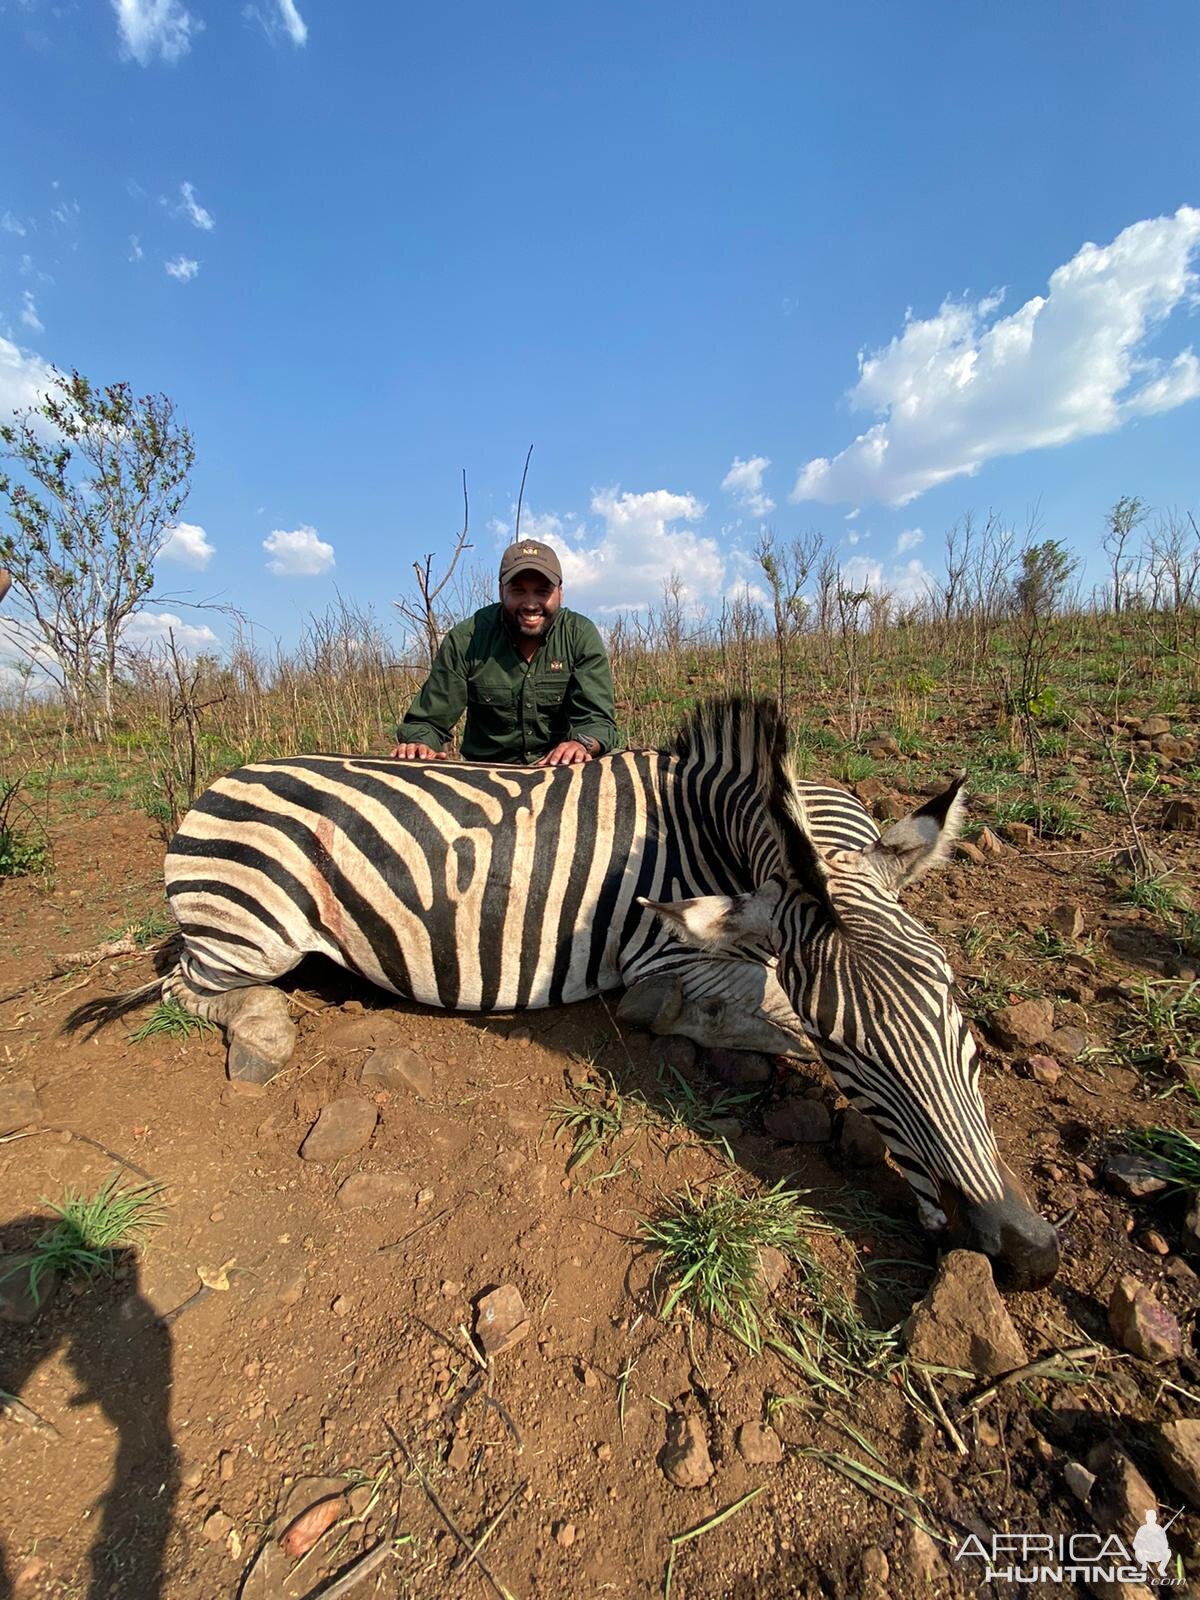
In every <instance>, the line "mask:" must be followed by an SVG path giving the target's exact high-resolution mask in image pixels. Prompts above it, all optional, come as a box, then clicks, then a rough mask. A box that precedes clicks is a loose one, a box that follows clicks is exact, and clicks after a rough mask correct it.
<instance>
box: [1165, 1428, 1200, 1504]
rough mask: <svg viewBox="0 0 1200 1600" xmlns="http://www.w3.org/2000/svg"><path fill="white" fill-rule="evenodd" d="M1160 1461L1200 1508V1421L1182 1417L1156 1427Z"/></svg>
mask: <svg viewBox="0 0 1200 1600" xmlns="http://www.w3.org/2000/svg"><path fill="white" fill-rule="evenodd" d="M1154 1448H1155V1450H1156V1451H1157V1452H1158V1459H1159V1463H1160V1464H1161V1466H1162V1469H1163V1471H1164V1472H1165V1473H1166V1475H1167V1477H1168V1478H1170V1480H1171V1482H1172V1483H1173V1484H1174V1485H1175V1487H1176V1488H1177V1489H1178V1490H1179V1492H1180V1494H1181V1495H1183V1497H1184V1499H1185V1500H1186V1501H1187V1502H1188V1504H1189V1505H1190V1506H1194V1507H1195V1508H1196V1509H1197V1510H1200V1420H1197V1419H1196V1418H1195V1417H1180V1418H1179V1419H1178V1421H1175V1422H1160V1423H1159V1425H1158V1426H1157V1427H1156V1428H1155V1429H1154Z"/></svg>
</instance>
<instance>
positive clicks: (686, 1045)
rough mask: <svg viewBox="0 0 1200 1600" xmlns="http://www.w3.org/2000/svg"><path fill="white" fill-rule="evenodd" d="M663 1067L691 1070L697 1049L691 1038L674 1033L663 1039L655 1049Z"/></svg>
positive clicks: (694, 1063)
mask: <svg viewBox="0 0 1200 1600" xmlns="http://www.w3.org/2000/svg"><path fill="white" fill-rule="evenodd" d="M656 1053H657V1055H658V1059H659V1060H660V1061H661V1062H662V1064H663V1066H664V1067H674V1069H675V1071H676V1072H691V1071H692V1070H693V1068H694V1067H695V1065H696V1056H697V1054H698V1051H697V1049H696V1044H695V1041H694V1040H693V1039H689V1038H687V1036H686V1035H685V1034H682V1033H676V1034H673V1035H672V1036H671V1037H670V1038H667V1039H663V1040H662V1041H661V1042H660V1043H659V1044H658V1047H657V1051H656Z"/></svg>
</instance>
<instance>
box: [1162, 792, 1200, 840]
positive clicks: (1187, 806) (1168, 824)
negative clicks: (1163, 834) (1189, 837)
mask: <svg viewBox="0 0 1200 1600" xmlns="http://www.w3.org/2000/svg"><path fill="white" fill-rule="evenodd" d="M1162 825H1163V827H1164V828H1173V829H1174V830H1175V831H1176V833H1200V801H1196V800H1184V799H1180V798H1176V799H1174V800H1168V801H1167V803H1166V805H1165V806H1164V807H1163V812H1162Z"/></svg>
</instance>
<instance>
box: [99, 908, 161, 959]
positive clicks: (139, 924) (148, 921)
mask: <svg viewBox="0 0 1200 1600" xmlns="http://www.w3.org/2000/svg"><path fill="white" fill-rule="evenodd" d="M177 927H178V923H177V922H176V921H175V918H174V917H173V916H172V915H171V913H170V912H169V911H149V912H147V914H146V915H145V916H144V917H140V918H139V919H138V920H137V921H136V922H122V923H121V925H120V926H119V927H117V928H113V929H112V931H111V932H110V933H107V934H106V935H105V937H104V940H102V941H101V943H104V942H107V941H115V940H117V939H125V938H131V939H132V940H133V942H134V944H136V945H137V947H138V949H139V950H144V949H145V948H146V946H147V945H149V944H154V943H155V942H156V941H157V940H159V939H165V938H167V936H168V935H169V934H172V933H174V932H175V931H176V929H177Z"/></svg>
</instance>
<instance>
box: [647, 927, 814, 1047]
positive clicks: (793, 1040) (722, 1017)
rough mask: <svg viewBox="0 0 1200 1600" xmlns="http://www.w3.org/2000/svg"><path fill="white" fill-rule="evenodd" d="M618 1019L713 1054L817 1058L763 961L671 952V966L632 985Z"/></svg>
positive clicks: (772, 974) (649, 973)
mask: <svg viewBox="0 0 1200 1600" xmlns="http://www.w3.org/2000/svg"><path fill="white" fill-rule="evenodd" d="M617 1015H618V1016H619V1017H620V1018H622V1020H623V1021H626V1022H631V1023H633V1024H634V1025H635V1026H637V1027H642V1028H648V1029H649V1030H650V1032H651V1033H681V1034H683V1035H685V1037H687V1038H689V1039H694V1040H695V1041H696V1043H697V1044H703V1045H707V1046H708V1047H709V1048H710V1049H722V1050H758V1051H761V1052H762V1054H764V1055H773V1056H804V1057H808V1058H810V1059H812V1058H814V1057H815V1054H816V1052H815V1051H814V1050H813V1047H812V1045H811V1044H810V1043H809V1041H808V1036H807V1034H806V1033H805V1032H804V1029H803V1027H802V1025H801V1023H800V1019H799V1018H798V1017H797V1016H796V1013H795V1012H794V1011H793V1010H792V1008H791V1006H790V1005H789V1004H788V1000H787V996H786V995H785V994H784V992H783V990H782V988H781V987H780V985H779V980H778V979H777V978H776V976H775V972H774V968H773V967H768V966H766V965H765V964H764V963H763V962H760V961H745V960H740V959H738V958H726V957H721V956H705V955H692V954H690V953H684V952H680V953H674V952H673V953H672V954H671V956H670V958H669V965H666V966H664V967H663V968H662V969H661V970H656V971H650V972H647V973H645V974H644V975H643V976H641V977H638V978H635V979H634V980H633V981H632V982H631V983H630V985H629V988H628V989H627V990H626V992H625V995H624V997H623V999H622V1000H621V1003H620V1005H619V1006H618V1007H617Z"/></svg>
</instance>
